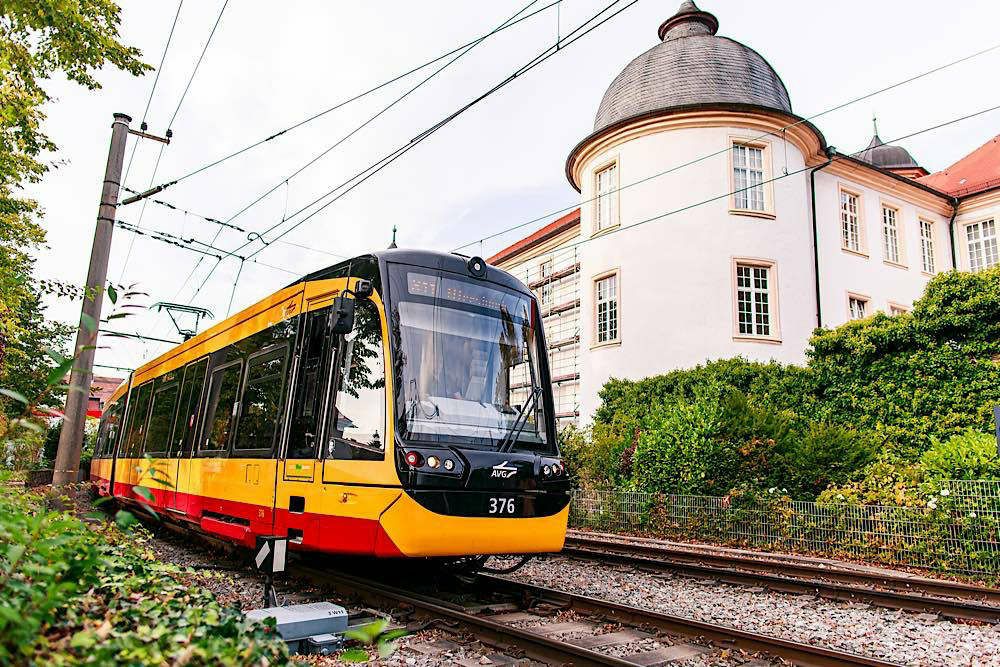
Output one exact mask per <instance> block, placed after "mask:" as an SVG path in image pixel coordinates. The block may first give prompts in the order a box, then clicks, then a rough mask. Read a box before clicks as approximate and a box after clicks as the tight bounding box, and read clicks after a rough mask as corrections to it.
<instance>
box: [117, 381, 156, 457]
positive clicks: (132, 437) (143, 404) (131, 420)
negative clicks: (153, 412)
mask: <svg viewBox="0 0 1000 667" xmlns="http://www.w3.org/2000/svg"><path fill="white" fill-rule="evenodd" d="M152 393H153V383H152V382H147V383H146V384H144V385H142V386H141V387H139V388H138V389H135V390H134V391H133V393H132V399H131V401H130V403H131V405H129V410H128V413H129V416H128V429H127V431H126V434H125V442H124V444H123V446H122V452H123V458H133V459H134V458H137V457H138V456H139V450H140V449H141V447H142V439H143V435H144V434H145V432H146V417H147V414H148V412H149V398H150V395H151V394H152Z"/></svg>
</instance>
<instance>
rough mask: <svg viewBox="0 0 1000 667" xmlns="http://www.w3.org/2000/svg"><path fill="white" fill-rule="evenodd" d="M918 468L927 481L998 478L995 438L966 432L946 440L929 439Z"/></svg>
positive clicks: (999, 464) (990, 435)
mask: <svg viewBox="0 0 1000 667" xmlns="http://www.w3.org/2000/svg"><path fill="white" fill-rule="evenodd" d="M920 465H921V466H922V467H923V469H924V471H925V472H926V474H927V476H928V477H929V478H931V479H1000V456H997V440H996V436H995V435H993V434H989V435H987V434H985V433H978V432H976V431H973V430H972V429H969V430H968V431H965V432H964V433H960V434H958V435H954V436H952V437H951V438H949V439H948V440H938V439H937V438H932V439H931V448H930V449H928V450H927V451H926V452H924V453H923V455H922V456H921V457H920Z"/></svg>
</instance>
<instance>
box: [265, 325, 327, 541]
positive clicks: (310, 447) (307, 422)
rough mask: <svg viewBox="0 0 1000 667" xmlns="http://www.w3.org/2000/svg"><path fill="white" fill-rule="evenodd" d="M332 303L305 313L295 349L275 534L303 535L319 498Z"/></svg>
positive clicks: (277, 496) (277, 499)
mask: <svg viewBox="0 0 1000 667" xmlns="http://www.w3.org/2000/svg"><path fill="white" fill-rule="evenodd" d="M330 316H331V307H330V306H327V307H325V308H320V309H318V310H313V311H309V312H306V313H305V314H304V315H303V320H302V321H303V326H302V330H301V335H300V337H299V340H298V345H297V348H296V360H295V366H294V375H293V378H292V389H291V394H290V395H291V402H290V414H289V419H288V428H287V429H286V435H285V442H284V446H283V452H282V455H281V459H282V460H281V461H280V462H279V467H280V470H279V474H280V480H281V481H280V482H279V484H278V493H277V494H276V496H275V508H274V509H275V519H274V521H275V526H274V527H275V533H277V534H289V535H290V536H291V537H292V538H293V539H296V538H302V537H303V536H305V534H306V533H307V532H312V531H310V530H309V528H310V525H309V523H308V522H309V521H310V519H309V516H310V514H312V515H313V516H315V513H316V512H317V508H316V507H314V506H313V505H315V504H316V503H317V502H319V498H318V495H319V494H318V493H316V488H317V487H319V485H320V480H319V478H318V475H317V467H318V462H317V459H318V457H319V443H320V437H321V431H322V428H323V413H324V407H325V405H326V400H325V399H326V396H327V395H328V393H329V391H330V373H331V368H332V366H333V361H332V357H333V356H334V354H335V348H334V345H333V341H332V337H331V336H330V334H329V329H330Z"/></svg>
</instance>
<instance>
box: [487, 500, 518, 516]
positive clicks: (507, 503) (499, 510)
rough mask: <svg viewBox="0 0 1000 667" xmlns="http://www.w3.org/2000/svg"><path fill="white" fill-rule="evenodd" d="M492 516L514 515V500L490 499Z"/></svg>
mask: <svg viewBox="0 0 1000 667" xmlns="http://www.w3.org/2000/svg"><path fill="white" fill-rule="evenodd" d="M489 512H490V514H513V513H514V499H513V498H490V509H489Z"/></svg>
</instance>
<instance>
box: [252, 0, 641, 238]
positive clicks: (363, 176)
mask: <svg viewBox="0 0 1000 667" xmlns="http://www.w3.org/2000/svg"><path fill="white" fill-rule="evenodd" d="M621 1H622V0H613V1H612V2H611V3H610V4H608V5H606V6H605V7H604V8H603V9H601V10H600V11H598V12H597V13H596V14H594V15H593V16H591V17H590V18H589V19H587V20H586V21H584V22H583V23H581V24H580V25H579V26H577V28H576V29H574V30H573V31H572V32H571V33H569V34H567V35H566V37H565V38H563V40H562V42H561V43H558V44H553V45H551V46H549V47H548V48H546V49H545V50H544V51H542V52H541V53H540V54H539V55H537V56H535V57H534V58H532V59H531V60H530V61H528V63H526V64H525V65H523V66H521V67H520V68H519V69H518V70H516V71H515V72H514V73H513V74H511V75H509V76H508V77H507V78H505V79H503V80H502V81H501V82H499V83H497V84H496V85H494V86H493V87H492V88H490V89H489V90H487V91H486V92H484V93H482V94H481V95H479V96H478V97H476V98H475V99H473V100H472V101H470V102H468V103H466V104H465V105H463V106H462V107H460V108H459V109H458V110H457V111H455V112H453V113H451V114H449V115H448V116H446V117H445V118H443V119H442V120H440V121H438V122H437V123H435V124H434V125H432V126H430V127H429V128H427V129H426V130H424V131H422V132H421V133H420V134H418V135H416V136H415V137H414V138H412V139H410V140H409V141H408V142H407V143H405V144H403V145H401V146H400V147H398V148H397V149H395V150H394V151H392V152H390V153H388V154H386V155H385V156H383V157H382V158H380V159H379V160H377V161H376V162H374V163H373V164H371V165H369V166H368V167H366V168H365V169H364V170H362V171H360V172H358V173H357V174H355V175H354V176H352V177H351V178H349V179H348V180H346V181H344V182H343V183H341V184H339V185H337V186H336V187H334V188H333V189H331V190H329V191H327V192H326V193H325V194H323V195H321V196H320V197H318V198H316V199H314V200H313V201H311V202H310V203H309V204H306V205H305V206H303V207H301V208H300V209H298V210H297V211H295V212H294V213H292V214H291V215H290V216H288V219H287V220H283V221H281V222H278V223H275V224H274V225H271V227H269V228H268V229H266V230H264V232H262V233H261V234H260V235H259V238H260V240H261V242H262V243H264V244H265V245H264V246H263V247H261V248H258V249H257V250H255V251H253V252H252V253H250V254H249V255H247V256H248V257H253V256H254V255H256V254H258V253H260V252H262V251H263V250H264V249H265V248H267V246H268V245H269V244H271V243H274V242H275V241H276V240H278V239H280V238H282V237H283V236H285V235H286V234H288V233H289V232H291V231H293V230H294V229H296V228H298V227H299V226H301V225H302V224H303V223H305V222H306V221H308V220H309V219H311V218H313V217H314V216H315V215H317V214H318V213H320V212H321V211H323V210H324V209H326V208H327V207H329V206H330V205H331V204H333V203H334V202H336V201H337V200H339V199H340V198H341V197H343V196H344V195H346V194H347V193H348V192H350V191H352V190H353V189H354V188H356V187H357V186H359V185H360V184H361V183H363V182H365V181H366V180H368V179H369V178H371V177H372V176H374V175H375V174H376V173H378V172H379V171H381V170H382V169H384V168H385V167H387V166H388V165H389V164H391V163H392V162H394V161H395V160H397V159H398V158H400V157H402V156H403V155H404V154H405V153H406V152H408V151H410V150H411V149H413V148H415V147H416V146H417V145H418V144H420V143H421V142H422V141H424V140H426V139H427V138H429V137H430V136H431V135H433V134H434V133H435V132H437V131H438V130H440V129H441V128H443V127H445V126H446V125H447V124H448V123H450V122H451V121H453V120H454V119H455V118H458V117H459V116H460V115H462V114H463V113H465V112H466V111H468V110H469V109H471V108H472V107H473V106H475V105H476V104H478V103H479V102H482V101H483V100H485V99H486V98H488V97H490V96H491V95H493V94H494V93H496V92H497V91H499V90H501V89H503V88H504V87H506V86H507V85H508V84H510V83H512V82H513V81H515V80H516V79H517V77H519V76H522V75H523V74H526V73H527V72H529V71H531V70H532V69H534V68H535V67H538V66H539V65H541V64H542V63H544V62H545V61H546V60H548V59H549V58H551V57H552V56H554V55H556V53H558V52H559V51H560V50H564V49H565V48H567V47H568V46H570V45H571V44H573V43H574V42H576V41H577V40H579V39H582V38H583V37H585V36H586V35H587V34H588V33H590V32H591V31H592V30H594V29H596V28H599V27H600V26H601V25H603V24H604V23H606V22H607V21H610V20H611V19H613V18H614V17H616V16H618V15H619V14H620V13H621V12H623V11H625V10H627V9H628V8H630V7H632V6H633V5H635V4H636V3H637V2H639V0H631V2H629V3H628V4H626V5H625V6H624V7H621V8H619V9H618V10H617V11H615V12H614V13H612V14H610V15H608V16H606V17H604V18H603V19H601V20H600V21H599V22H598V23H596V24H595V25H593V26H591V27H589V28H587V29H586V30H584V31H583V32H581V33H580V34H579V35H576V36H575V37H572V38H570V36H571V35H573V34H574V33H577V32H579V31H580V30H582V29H583V27H584V26H586V25H587V24H589V23H590V22H592V21H594V20H595V19H596V18H597V17H599V16H601V15H602V14H604V13H605V12H607V11H608V10H609V9H610V8H611V7H613V6H614V5H617V4H618V3H619V2H621ZM341 188H346V189H344V190H343V191H341V192H339V193H338V194H336V196H335V197H333V198H332V199H330V201H328V202H326V203H324V204H323V205H322V206H320V207H319V208H317V209H316V210H314V211H312V212H311V213H309V214H308V215H307V216H305V217H303V218H302V219H301V220H298V221H296V222H295V223H294V224H293V225H292V226H291V227H289V228H288V229H286V230H284V231H282V232H281V233H280V234H279V235H278V236H277V237H275V238H274V239H271V240H266V239H264V238H263V235H264V234H267V233H269V232H271V231H273V230H275V229H276V228H277V227H278V226H280V225H282V224H284V223H285V222H288V221H289V220H291V219H292V218H294V217H295V216H296V215H298V214H300V213H302V212H304V211H305V210H306V209H308V208H309V207H311V206H313V205H315V204H317V203H319V202H320V201H322V200H323V199H325V198H326V197H329V196H330V195H332V194H333V193H335V192H337V191H338V190H340V189H341ZM246 245H247V244H244V245H243V246H240V248H238V249H237V251H238V250H242V249H243V248H244V247H246Z"/></svg>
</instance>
